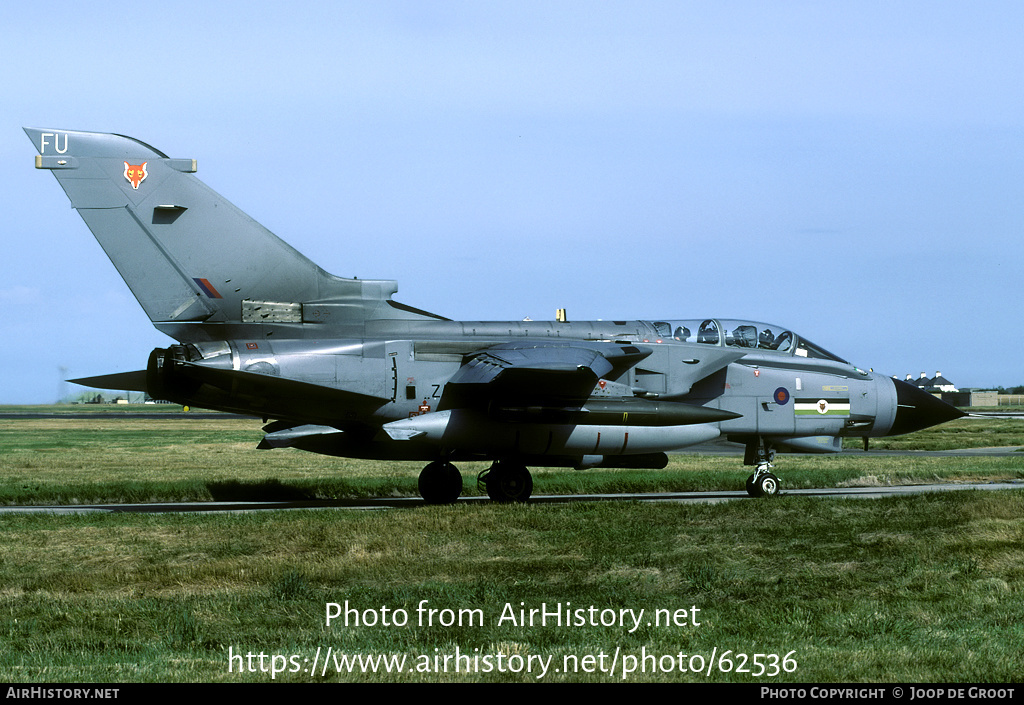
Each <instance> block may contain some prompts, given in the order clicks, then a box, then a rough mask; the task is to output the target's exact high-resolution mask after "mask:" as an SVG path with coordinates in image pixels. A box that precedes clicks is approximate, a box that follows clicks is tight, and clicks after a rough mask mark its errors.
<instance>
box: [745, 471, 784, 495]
mask: <svg viewBox="0 0 1024 705" xmlns="http://www.w3.org/2000/svg"><path fill="white" fill-rule="evenodd" d="M778 493H779V478H777V477H775V475H773V474H771V473H770V472H763V473H754V474H753V475H751V476H750V477H748V478H747V494H749V495H750V496H751V497H774V496H775V495H777V494H778Z"/></svg>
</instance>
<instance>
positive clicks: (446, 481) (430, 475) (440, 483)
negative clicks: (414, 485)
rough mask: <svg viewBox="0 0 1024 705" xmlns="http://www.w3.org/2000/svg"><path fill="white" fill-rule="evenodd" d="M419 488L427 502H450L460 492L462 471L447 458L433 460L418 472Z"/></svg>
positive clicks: (457, 496) (455, 498) (456, 497)
mask: <svg viewBox="0 0 1024 705" xmlns="http://www.w3.org/2000/svg"><path fill="white" fill-rule="evenodd" d="M419 489H420V496H421V497H423V501H424V502H426V503H427V504H451V503H452V502H454V501H455V500H457V499H458V498H459V495H460V494H462V473H460V472H459V469H458V468H457V467H455V466H454V465H452V464H451V463H449V462H448V461H447V460H437V461H434V462H433V463H430V465H428V466H427V467H425V468H423V470H422V471H421V472H420V479H419Z"/></svg>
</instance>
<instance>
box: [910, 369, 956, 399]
mask: <svg viewBox="0 0 1024 705" xmlns="http://www.w3.org/2000/svg"><path fill="white" fill-rule="evenodd" d="M904 381H905V382H906V383H907V384H912V385H914V386H915V387H917V388H918V389H920V390H922V391H925V392H928V393H930V394H941V393H943V392H955V391H957V388H956V385H954V384H953V383H952V382H950V381H949V380H948V379H946V378H945V377H943V376H942V372H940V371H936V372H935V376H934V377H931V378H929V377H928V375H926V374H925V373H924V372H922V373H921V375H920V376H919V377H918V378H917V379H914V378H913V377H912V376H911V375H907V378H906V379H905V380H904Z"/></svg>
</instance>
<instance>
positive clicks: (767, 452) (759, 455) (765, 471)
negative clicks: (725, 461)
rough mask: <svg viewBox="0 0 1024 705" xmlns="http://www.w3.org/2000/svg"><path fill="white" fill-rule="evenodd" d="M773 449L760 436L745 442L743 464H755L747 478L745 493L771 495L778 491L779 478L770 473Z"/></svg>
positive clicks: (760, 495)
mask: <svg viewBox="0 0 1024 705" xmlns="http://www.w3.org/2000/svg"><path fill="white" fill-rule="evenodd" d="M773 460H775V449H774V448H772V446H771V443H769V442H768V441H766V440H762V439H760V438H758V439H757V441H753V442H751V443H748V444H747V448H746V453H745V454H744V458H743V464H744V465H757V469H756V470H755V471H754V474H753V475H751V476H750V477H748V478H747V494H749V495H750V496H751V497H772V496H774V495H777V494H778V493H779V478H778V477H776V476H775V475H774V474H772V468H774V467H775V466H774V465H772V461H773Z"/></svg>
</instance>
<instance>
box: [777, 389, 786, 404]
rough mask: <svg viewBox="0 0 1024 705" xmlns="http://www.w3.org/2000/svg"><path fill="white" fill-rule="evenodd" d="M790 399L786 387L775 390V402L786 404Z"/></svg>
mask: <svg viewBox="0 0 1024 705" xmlns="http://www.w3.org/2000/svg"><path fill="white" fill-rule="evenodd" d="M788 401H789V390H788V389H786V388H785V387H779V388H778V389H776V390H775V403H776V404H779V405H783V406H784V405H785V404H786V403H787V402H788Z"/></svg>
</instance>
